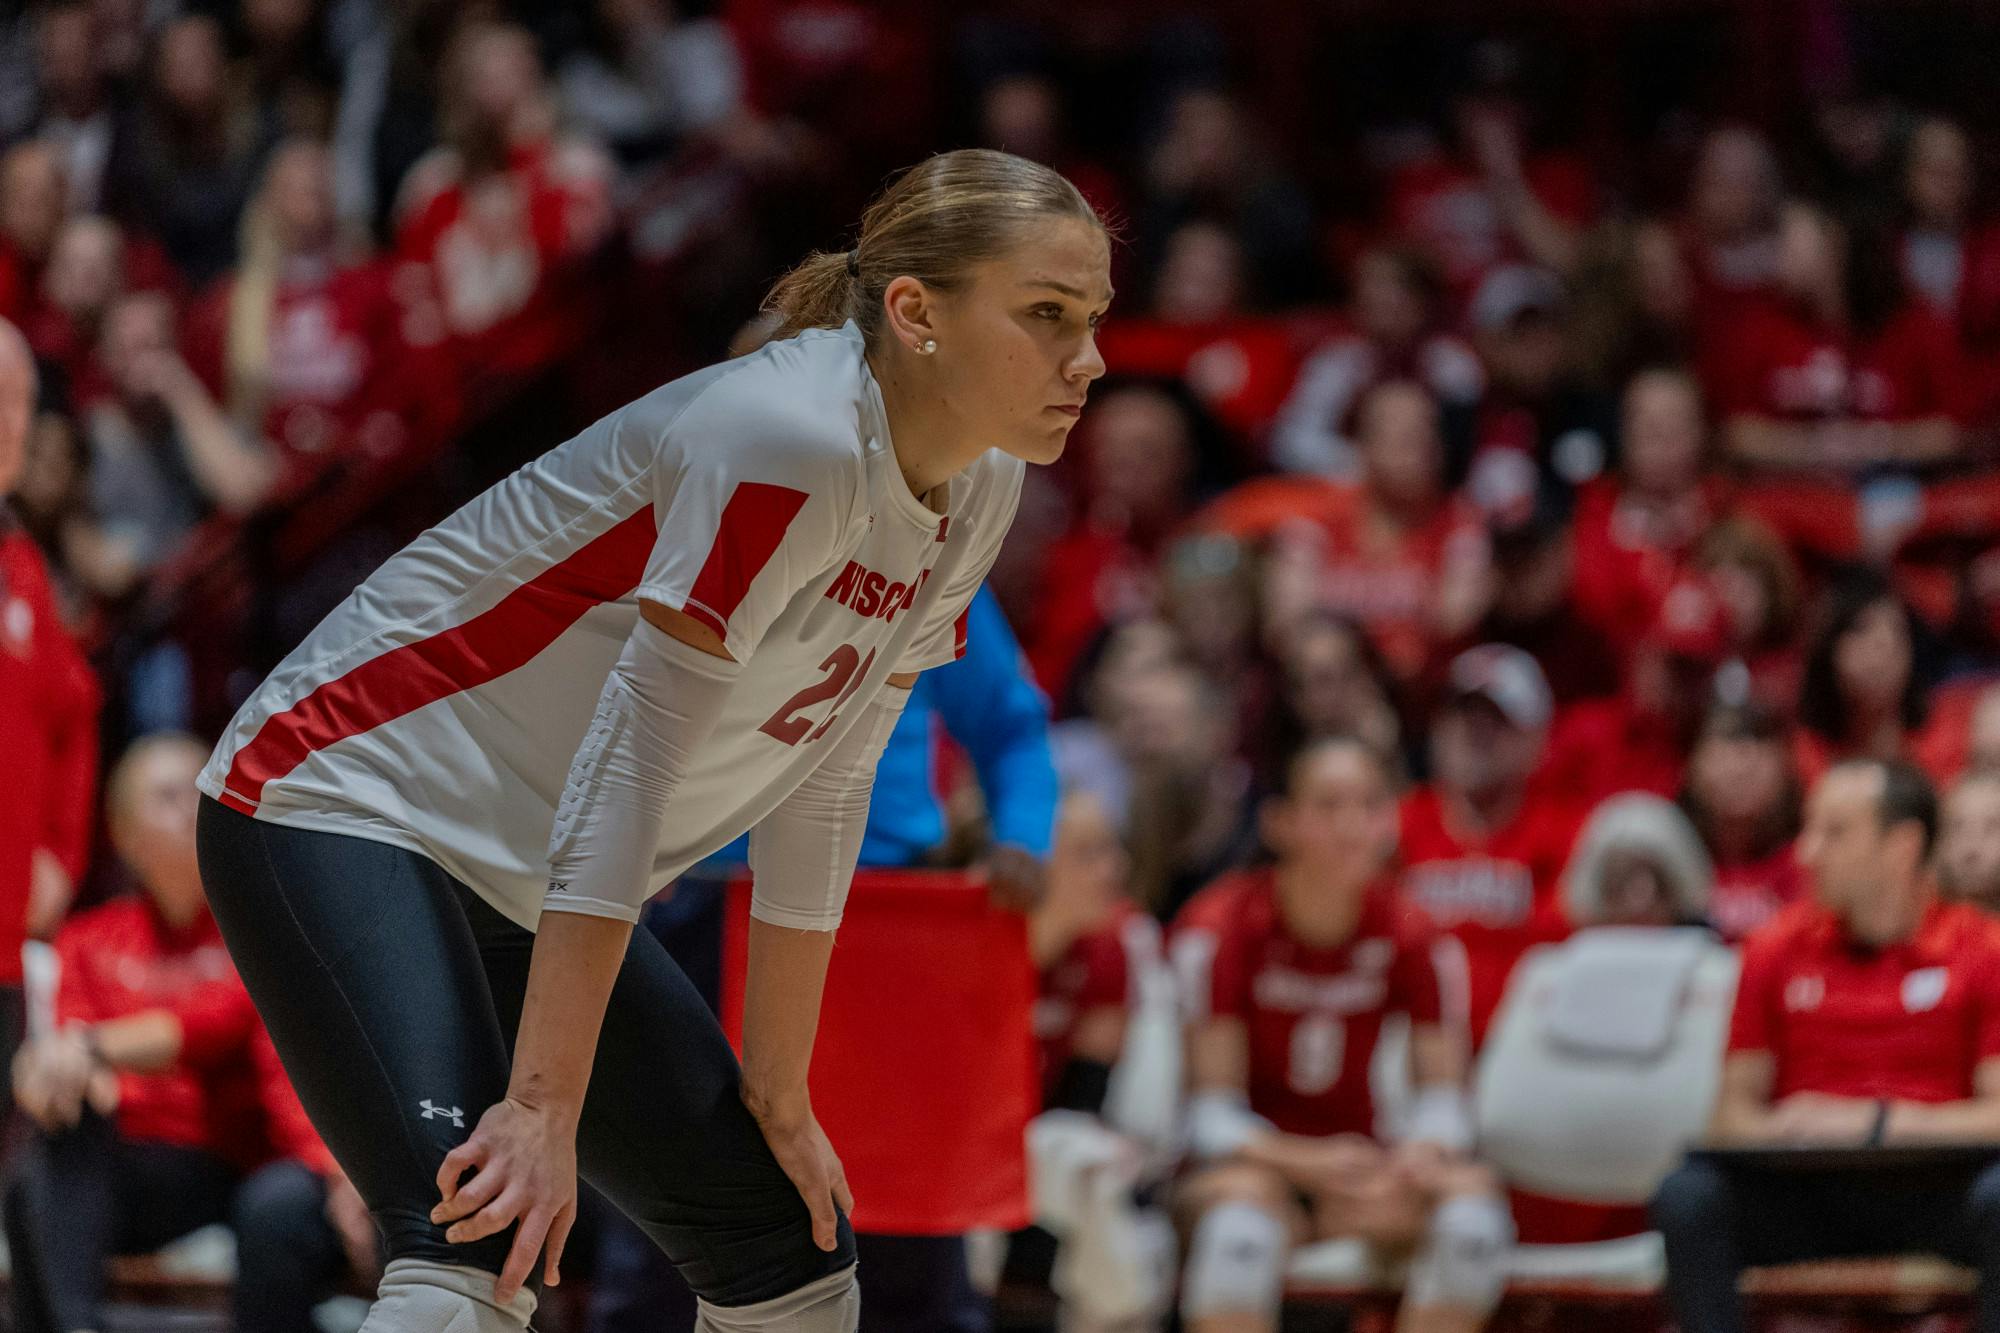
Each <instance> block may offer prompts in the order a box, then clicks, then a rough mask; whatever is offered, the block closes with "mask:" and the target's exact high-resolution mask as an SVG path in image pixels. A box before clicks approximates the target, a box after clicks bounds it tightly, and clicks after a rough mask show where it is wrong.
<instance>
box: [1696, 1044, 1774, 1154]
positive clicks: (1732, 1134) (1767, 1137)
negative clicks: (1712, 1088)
mask: <svg viewBox="0 0 2000 1333" xmlns="http://www.w3.org/2000/svg"><path fill="white" fill-rule="evenodd" d="M1775 1082H1776V1072H1775V1067H1774V1065H1773V1063H1772V1060H1771V1056H1770V1053H1769V1052H1768V1051H1737V1052H1735V1053H1734V1054H1732V1055H1730V1056H1729V1057H1728V1058H1727V1059H1726V1060H1725V1061H1724V1062H1723V1066H1722V1087H1721V1090H1720V1092H1719V1093H1718V1094H1717V1096H1716V1100H1715V1115H1714V1117H1713V1118H1712V1119H1710V1121H1709V1124H1708V1138H1709V1141H1710V1142H1712V1143H1717V1144H1732V1143H1755V1142H1768V1141H1771V1140H1775V1139H1777V1138H1778V1137H1779V1133H1778V1124H1777V1115H1776V1112H1775V1110H1774V1108H1773V1107H1772V1105H1771V1089H1772V1086H1773V1084H1774V1083H1775Z"/></svg>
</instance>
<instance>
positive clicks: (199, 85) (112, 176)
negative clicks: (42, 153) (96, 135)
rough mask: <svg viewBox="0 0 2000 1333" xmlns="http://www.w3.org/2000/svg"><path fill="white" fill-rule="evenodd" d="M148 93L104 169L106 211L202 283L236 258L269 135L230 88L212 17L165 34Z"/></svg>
mask: <svg viewBox="0 0 2000 1333" xmlns="http://www.w3.org/2000/svg"><path fill="white" fill-rule="evenodd" d="M144 95H145V98H146V102H147V106H146V110H145V113H144V114H142V115H139V116H137V117H135V118H134V119H133V122H132V132H131V134H130V135H129V136H124V137H121V138H120V139H119V140H118V142H117V145H116V148H117V151H116V152H115V153H114V154H113V155H112V157H111V160H110V161H109V163H108V164H107V165H106V167H105V178H104V205H105V211H106V212H107V213H109V214H110V215H111V216H112V217H114V218H116V219H118V220H119V221H120V222H122V223H124V224H125V225H126V226H128V227H132V228H135V229H143V230H146V231H148V232H150V233H152V234H153V235H154V236H157V237H158V238H159V241H160V244H161V245H163V246H164V247H165V248H166V252H167V255H168V257H169V258H171V259H172V261H173V264H174V267H175V268H176V269H178V270H179V271H180V272H181V273H183V274H185V275H186V276H187V278H188V279H189V281H191V282H193V283H195V284H197V285H200V284H203V283H206V282H208V281H209V280H211V279H213V278H216V277H219V276H220V275H221V274H222V273H223V272H224V271H225V270H226V269H227V268H228V267H229V265H230V264H231V263H232V262H234V260H235V258H236V218H237V215H238V214H240V213H241V212H242V211H243V205H244V204H245V202H247V201H248V200H249V198H250V192H251V190H252V189H253V188H254V187H255V185H256V180H257V175H258V173H259V172H260V171H261V170H262V169H263V162H264V156H265V154H266V153H267V152H268V151H269V150H270V147H271V139H270V137H269V135H268V134H267V132H266V130H265V129H264V127H262V126H260V125H259V124H258V120H257V116H256V114H255V107H254V106H252V105H249V104H246V103H245V102H244V101H242V100H240V99H239V98H237V97H236V96H235V93H234V90H233V89H232V88H231V87H230V82H229V67H228V64H227V60H226V53H225V52H224V50H223V35H222V26H221V24H219V23H218V22H217V21H216V20H215V19H213V18H211V17H209V16H207V15H192V16H189V17H186V18H179V19H175V20H174V21H173V22H172V23H169V24H168V25H167V26H166V27H165V28H164V29H163V30H162V31H161V32H160V35H159V40H158V43H157V44H156V45H155V47H154V49H153V54H152V59H151V62H150V67H149V69H148V70H147V76H146V86H145V90H144Z"/></svg>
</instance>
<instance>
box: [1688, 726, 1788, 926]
mask: <svg viewBox="0 0 2000 1333" xmlns="http://www.w3.org/2000/svg"><path fill="white" fill-rule="evenodd" d="M1680 799H1681V806H1682V808H1683V809H1685V810H1686V811H1687V813H1688V817H1689V818H1690V819H1692V820H1693V821H1694V825H1695V827H1696V828H1697V829H1699V830H1700V832H1701V838H1702V842H1703V843H1704V844H1706V846H1707V848H1708V854H1709V858H1710V860H1711V861H1713V862H1714V865H1715V891H1714V892H1713V894H1711V895H1710V898H1709V907H1708V919H1709V924H1710V925H1712V926H1714V927H1715V929H1716V931H1717V932H1718V933H1720V934H1721V936H1722V937H1723V938H1724V939H1726V940H1731V941H1735V940H1740V939H1742V938H1743V937H1744V936H1746V935H1748V934H1749V933H1750V932H1751V931H1753V930H1756V929H1757V928H1758V927H1759V926H1762V925H1763V924H1764V923H1765V922H1766V921H1769V920H1770V919H1771V918H1772V917H1774V916H1776V915H1777V914H1778V913H1779V912H1781V911H1783V910H1784V909H1785V908H1786V907H1787V906H1789V905H1790V904H1791V903H1793V902H1795V901H1796V900H1797V899H1798V898H1799V896H1800V895H1801V894H1803V893H1804V892H1805V883H1804V880H1803V877H1802V876H1801V875H1800V873H1799V866H1798V862H1797V861H1796V860H1794V859H1793V857H1792V840H1793V839H1794V838H1795V837H1797V836H1798V831H1799V806H1800V794H1799V779H1798V774H1797V773H1795V772H1794V771H1793V769H1792V750H1791V745H1790V740H1789V737H1788V735H1787V732H1786V727H1785V723H1784V720H1783V719H1782V718H1780V717H1779V716H1778V715H1777V714H1776V713H1774V712H1772V711H1770V710H1769V709H1767V708H1764V707H1761V706H1760V705H1758V704H1755V703H1747V704H1727V705H1722V706H1720V707H1717V708H1715V709H1713V710H1711V711H1710V713H1709V715H1708V718H1707V720H1706V721H1705V722H1703V723H1702V728H1701V738H1700V739H1699V740H1697V741H1696V742H1695V747H1694V754H1693V755H1692V756H1691V757H1690V758H1689V760H1688V767H1687V783H1686V785H1685V786H1684V787H1682V789H1681V794H1680Z"/></svg>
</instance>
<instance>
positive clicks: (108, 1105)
mask: <svg viewBox="0 0 2000 1333" xmlns="http://www.w3.org/2000/svg"><path fill="white" fill-rule="evenodd" d="M206 758H207V750H206V748H205V747H203V746H201V745H198V744H196V743H195V742H194V741H193V740H192V739H188V738H183V737H173V736H156V737H152V738H148V739H146V740H142V741H140V742H139V743H138V744H137V745H135V746H134V747H133V749H132V750H131V751H130V752H129V753H128V754H127V755H126V756H125V758H124V759H123V760H122V761H121V762H120V764H119V766H118V768H117V769H116V771H114V772H113V774H112V776H111V780H110V782H109V784H108V788H107V794H106V804H107V807H108V811H107V813H108V818H109V821H110V830H111V835H112V841H113V845H114V846H115V847H116V848H117V850H118V853H119V855H120V856H121V857H123V858H124V860H125V862H126V864H127V866H128V867H129V868H130V869H131V871H132V873H133V875H134V876H135V877H136V878H137V880H138V881H139V884H140V886H141V892H140V893H139V894H137V895H135V896H133V897H130V898H124V899H119V900H116V901H113V902H111V903H109V904H107V905H105V906H103V907H100V908H97V909H95V910H93V911H90V912H87V913H85V914H84V915H82V916H79V917H77V918H76V919H75V920H73V921H71V922H70V923H69V924H67V925H66V926H64V928H63V930H62V933H61V934H60V935H59V936H58V937H57V939H56V950H57V954H58V956H59V958H60V960H61V966H62V973H61V978H60V982H59V986H58V990H57V994H56V1018H57V1022H58V1024H59V1026H58V1027H57V1028H56V1030H55V1031H53V1032H50V1033H48V1034H47V1035H45V1036H42V1037H39V1038H37V1039H35V1040H34V1041H32V1042H30V1043H29V1044H28V1045H27V1046H25V1047H23V1048H22V1050H21V1052H20V1054H19V1055H18V1056H17V1057H16V1058H15V1061H14V1069H13V1079H14V1096H15V1100H16V1101H17V1102H18V1103H19V1105H20V1107H21V1109H22V1110H23V1111H24V1112H25V1113H26V1114H27V1116H28V1118H29V1119H30V1120H31V1121H32V1122H33V1123H34V1125H35V1128H36V1131H37V1133H36V1136H35V1138H34V1139H33V1141H32V1142H31V1143H29V1145H28V1146H27V1148H26V1149H25V1151H24V1153H23V1155H22V1156H21V1158H20V1159H19V1161H17V1163H16V1164H15V1167H14V1169H13V1172H12V1174H11V1178H10V1180H9V1183H8V1187H7V1193H6V1223H7V1242H8V1248H9V1251H10V1253H11V1255H12V1257H13V1265H14V1309H15V1321H16V1323H15V1326H16V1327H17V1328H19V1329H22V1330H24V1333H72V1330H76V1329H92V1328H102V1327H104V1324H103V1322H102V1318H103V1316H102V1312H101V1311H100V1310H99V1308H98V1306H99V1303H100V1302H101V1300H102V1299H103V1293H104V1261H105V1259H106V1258H107V1257H108V1256H109V1255H112V1254H136V1253H144V1252H146V1251H149V1250H153V1249H156V1248H158V1247H159V1246H161V1245H163V1244H165V1243H166V1242H168V1241H170V1240H173V1239H174V1238H176V1237H178V1236H181V1235H184V1234H186V1233H187V1232H189V1231H193V1230H194V1229H196V1228H197V1227H202V1226H207V1225H209V1224H211V1223H215V1222H227V1223H228V1224H229V1225H230V1227H231V1229H232V1230H233V1231H234V1232H235V1233H236V1252H237V1276H236V1281H235V1284H234V1287H233V1290H232V1295H231V1301H232V1304H233V1314H234V1321H233V1322H234V1326H235V1327H236V1328H239V1329H242V1330H245V1333H298V1330H301V1329H309V1328H311V1327H313V1322H312V1307H313V1306H314V1305H315V1304H316V1303H317V1302H318V1301H319V1300H321V1299H323V1297H324V1295H325V1293H326V1291H327V1289H328V1288H329V1287H330V1286H331V1284H333V1283H334V1282H336V1281H337V1280H339V1279H340V1278H341V1277H342V1275H343V1274H344V1273H345V1272H346V1271H347V1269H348V1268H349V1266H350V1264H354V1265H359V1266H361V1267H362V1269H363V1271H364V1272H365V1271H367V1269H370V1268H373V1267H374V1266H375V1262H376V1261H375V1231H374V1226H373V1223H372V1222H371V1220H370V1219H369V1217H368V1213H367V1210H366V1206H365V1205H363V1204H362V1203H361V1201H360V1199H359V1198H358V1197H357V1196H356V1195H355V1192H354V1188H353V1186H352V1185H350V1184H348V1182H347V1180H346V1178H345V1177H344V1176H343V1175H341V1174H340V1170H339V1168H338V1167H337V1166H336V1165H335V1164H334V1162H333V1159H332V1157H331V1156H330V1155H329V1154H328V1153H327V1151H326V1149H325V1147H324V1146H322V1145H321V1144H320V1142H319V1140H318V1138H317V1137H316V1136H315V1135H314V1134H313V1132H312V1127H311V1126H310V1124H308V1123H307V1121H306V1119H305V1113H304V1111H303V1110H301V1109H300V1108H299V1106H298V1102H297V1099H296V1098H295V1097H294V1095H293V1093H292V1091H291V1087H290V1085H289V1084H288V1083H286V1081H285V1077H284V1071H283V1069H282V1068H280V1067H279V1065H278V1062H277V1059H276V1056H275V1053H274V1052H272V1051H271V1049H270V1039H269V1038H268V1037H267V1036H265V1035H264V1031H263V1028H262V1026H261V1025H260V1024H259V1023H258V1020H257V1013H256V1010H255V1009H254V1008H252V1006H251V1004H250V997H249V995H248V994H247V993H246V992H245V991H244V989H243V984H242V982H240V981H239V980H237V977H236V974H235V971H234V970H233V969H232V968H231V967H230V964H229V956H228V954H227V953H226V952H225V951H224V949H223V945H222V938H221V936H220V934H219V933H218V932H217V930H216V925H215V921H214V918H212V917H211V916H210V915H209V913H208V905H207V902H206V900H205V899H204V897H203V895H202V887H201V876H200V873H199V871H198V870H197V868H196V866H195V849H194V816H195V789H194V777H195V773H196V772H197V771H198V770H199V769H200V767H201V765H202V762H203V760H204V759H206Z"/></svg>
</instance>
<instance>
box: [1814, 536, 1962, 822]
mask: <svg viewBox="0 0 2000 1333" xmlns="http://www.w3.org/2000/svg"><path fill="white" fill-rule="evenodd" d="M1925 643H1926V641H1925V638H1924V635H1923V631H1922V629H1921V628H1920V627H1919V625H1918V623H1917V619H1916V616H1915V614H1914V613H1913V612H1912V611H1911V610H1910V608H1909V605H1908V604H1907V603H1905V602H1904V601H1903V600H1902V599H1901V598H1900V597H1898V596H1897V595H1896V592H1895V590H1894V589H1893V588H1891V587H1890V586H1889V584H1888V582H1887V580H1885V579H1883V578H1882V577H1881V576H1880V575H1877V574H1872V573H1871V574H1859V575H1856V576H1854V577H1853V578H1851V579H1849V580H1848V581H1847V582H1845V583H1843V584H1841V585H1840V586H1838V587H1836V588H1834V589H1833V590H1832V592H1831V593H1829V594H1828V599H1827V606H1826V610H1825V614H1824V619H1823V621H1822V623H1821V627H1820V631H1819V633H1818V635H1817V636H1816V637H1815V638H1814V639H1813V642H1812V646H1811V647H1810V648H1809V649H1808V650H1807V652H1806V660H1805V674H1804V677H1803V679H1802V681H1801V683H1800V686H1799V712H1798V717H1799V730H1798V736H1797V741H1796V746H1797V758H1796V762H1797V764H1798V769H1799V776H1800V777H1801V778H1802V779H1803V780H1804V781H1805V782H1806V783H1807V785H1811V784H1813V783H1815V782H1817V781H1818V780H1819V777H1820V775H1821V774H1822V773H1824V772H1826V770H1827V769H1828V768H1829V767H1831V766H1832V765H1833V764H1836V763H1838V762H1840V761H1841V760H1844V759H1859V758H1864V757H1865V758H1874V759H1882V760H1891V759H1901V760H1907V761H1909V762H1911V763H1914V764H1916V765H1917V766H1918V767H1920V768H1922V769H1924V770H1925V771H1926V772H1930V773H1941V772H1942V770H1943V767H1944V765H1942V764H1941V763H1940V762H1939V760H1940V757H1941V756H1944V755H1948V754H1949V753H1950V751H1951V749H1952V748H1953V746H1954V745H1955V744H1956V742H1957V741H1958V740H1959V737H1956V736H1953V735H1951V734H1949V728H1943V729H1939V728H1935V727H1932V726H1930V725H1928V724H1929V723H1930V720H1931V718H1930V694H1929V681H1928V673H1927V670H1926V664H1925V663H1923V662H1921V661H1920V660H1919V658H1918V654H1919V652H1920V651H1921V650H1922V649H1923V648H1924V647H1925Z"/></svg>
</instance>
